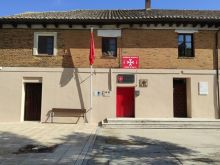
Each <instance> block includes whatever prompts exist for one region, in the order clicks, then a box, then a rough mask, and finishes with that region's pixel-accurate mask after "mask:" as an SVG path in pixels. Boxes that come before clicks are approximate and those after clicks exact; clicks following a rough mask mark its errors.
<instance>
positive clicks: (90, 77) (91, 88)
mask: <svg viewBox="0 0 220 165" xmlns="http://www.w3.org/2000/svg"><path fill="white" fill-rule="evenodd" d="M92 78H93V76H92V65H90V111H91V110H92V91H93V89H92Z"/></svg>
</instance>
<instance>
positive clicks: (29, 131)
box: [0, 122, 97, 165]
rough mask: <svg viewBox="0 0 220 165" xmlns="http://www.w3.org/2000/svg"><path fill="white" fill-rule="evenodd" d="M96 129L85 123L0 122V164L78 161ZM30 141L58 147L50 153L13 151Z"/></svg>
mask: <svg viewBox="0 0 220 165" xmlns="http://www.w3.org/2000/svg"><path fill="white" fill-rule="evenodd" d="M96 129H97V127H96V126H95V125H88V124H81V125H73V124H40V123H32V122H30V123H29V122H27V123H22V124H21V123H7V124H6V123H5V124H0V146H1V147H0V165H14V164H19V165H30V164H31V165H50V164H65V165H68V164H81V163H82V161H83V158H84V156H85V154H86V152H87V150H88V148H89V147H90V144H91V142H92V141H93V139H94V137H95V132H96ZM30 144H31V145H38V146H39V145H41V146H42V145H43V146H51V145H56V144H58V147H57V148H56V149H55V150H54V152H53V153H24V154H15V152H17V151H18V149H19V148H21V147H24V146H26V145H30Z"/></svg>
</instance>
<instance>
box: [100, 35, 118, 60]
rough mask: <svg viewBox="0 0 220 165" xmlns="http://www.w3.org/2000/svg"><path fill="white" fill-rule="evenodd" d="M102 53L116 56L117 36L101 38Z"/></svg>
mask: <svg viewBox="0 0 220 165" xmlns="http://www.w3.org/2000/svg"><path fill="white" fill-rule="evenodd" d="M102 53H103V55H104V56H109V57H117V38H110V37H103V38H102Z"/></svg>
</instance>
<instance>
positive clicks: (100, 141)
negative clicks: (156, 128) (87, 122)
mask: <svg viewBox="0 0 220 165" xmlns="http://www.w3.org/2000/svg"><path fill="white" fill-rule="evenodd" d="M33 130H34V128H33ZM122 131H123V130H122ZM131 131H132V130H131ZM48 135H49V133H48ZM92 135H93V134H90V133H84V132H81V130H80V129H79V130H76V131H75V132H73V133H70V134H67V135H63V136H58V137H56V138H55V139H54V140H55V141H61V143H60V144H59V146H58V147H57V149H55V151H54V152H53V153H25V154H19V155H17V154H14V152H16V151H17V150H18V149H19V148H21V147H23V146H25V145H27V144H36V145H42V144H41V142H38V141H35V140H32V139H30V138H29V137H28V136H24V135H18V134H16V133H12V132H0V137H1V138H0V146H1V147H0V162H1V163H2V164H4V163H6V164H13V163H14V164H22V163H26V164H28V163H30V162H35V161H37V162H38V163H39V164H47V165H49V164H75V163H76V162H77V161H78V162H80V161H81V162H83V164H88V165H97V164H156V165H158V164H182V162H181V160H179V156H184V157H188V158H189V159H190V162H193V164H201V163H206V164H219V163H220V162H219V161H218V160H215V159H212V158H213V156H211V155H210V157H198V155H200V156H201V153H198V152H197V151H194V150H192V149H189V148H187V147H184V146H179V145H177V144H175V143H171V142H167V141H161V140H155V139H151V138H147V137H143V136H139V135H129V136H127V137H126V138H119V137H116V136H105V135H102V134H100V133H98V134H97V136H96V140H95V143H94V146H93V147H91V148H90V149H89V151H88V153H87V155H86V156H83V154H85V153H84V149H85V147H86V146H87V142H88V141H89V139H90V137H91V136H92ZM44 136H45V135H44ZM218 156H219V155H217V156H216V157H218ZM2 164H1V165H2Z"/></svg>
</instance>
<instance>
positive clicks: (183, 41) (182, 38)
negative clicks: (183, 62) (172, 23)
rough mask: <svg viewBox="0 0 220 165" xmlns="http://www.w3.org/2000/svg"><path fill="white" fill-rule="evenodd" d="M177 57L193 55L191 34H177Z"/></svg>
mask: <svg viewBox="0 0 220 165" xmlns="http://www.w3.org/2000/svg"><path fill="white" fill-rule="evenodd" d="M178 54H179V57H194V47H193V34H178Z"/></svg>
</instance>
